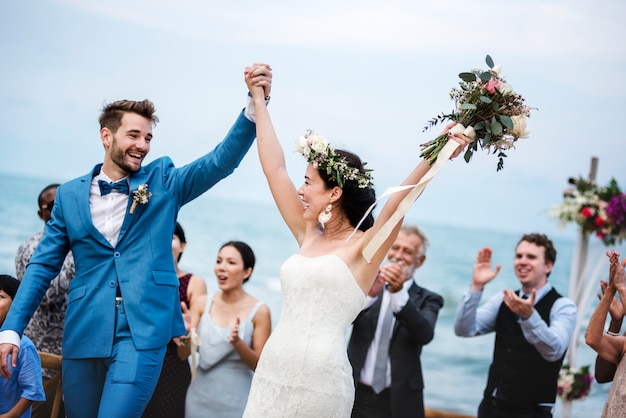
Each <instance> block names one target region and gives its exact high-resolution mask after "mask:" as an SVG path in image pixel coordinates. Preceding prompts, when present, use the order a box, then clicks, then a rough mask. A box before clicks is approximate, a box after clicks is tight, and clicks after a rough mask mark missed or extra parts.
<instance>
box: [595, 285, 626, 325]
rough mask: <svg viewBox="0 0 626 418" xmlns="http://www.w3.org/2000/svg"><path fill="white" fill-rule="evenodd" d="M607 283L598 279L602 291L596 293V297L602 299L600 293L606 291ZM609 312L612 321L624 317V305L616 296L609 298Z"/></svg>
mask: <svg viewBox="0 0 626 418" xmlns="http://www.w3.org/2000/svg"><path fill="white" fill-rule="evenodd" d="M608 287H609V284H608V283H607V282H605V281H604V280H600V290H601V291H602V293H598V299H602V295H604V293H606V290H607V288H608ZM609 313H610V314H611V319H613V321H621V320H622V319H624V307H623V305H622V304H621V302H620V301H619V300H618V299H617V296H614V297H613V299H612V300H611V305H609Z"/></svg>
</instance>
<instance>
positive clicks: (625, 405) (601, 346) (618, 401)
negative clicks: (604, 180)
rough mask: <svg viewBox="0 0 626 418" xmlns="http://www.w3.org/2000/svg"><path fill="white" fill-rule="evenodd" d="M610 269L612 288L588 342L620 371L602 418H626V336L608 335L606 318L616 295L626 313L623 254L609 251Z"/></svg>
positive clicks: (594, 318)
mask: <svg viewBox="0 0 626 418" xmlns="http://www.w3.org/2000/svg"><path fill="white" fill-rule="evenodd" d="M607 256H608V257H609V262H610V268H609V277H610V279H609V284H608V286H606V288H605V289H604V295H603V296H602V299H600V303H598V306H596V309H595V310H594V311H593V314H592V315H591V318H590V319H589V324H588V325H587V331H586V332H585V342H586V343H587V344H588V345H589V346H590V347H591V348H593V349H594V350H595V351H596V352H597V353H598V355H600V356H601V357H602V358H603V359H604V360H606V361H608V362H611V363H615V364H617V365H618V366H617V370H616V371H615V376H614V377H613V384H612V385H611V390H610V392H609V397H608V398H607V400H606V403H605V404H604V409H603V411H602V418H624V417H626V356H625V355H624V354H626V336H621V335H619V334H618V335H612V334H609V333H605V332H604V324H605V322H606V316H607V314H608V313H609V310H610V309H611V304H612V303H613V301H614V300H615V294H616V293H619V296H620V299H621V303H622V309H623V311H622V312H625V311H626V272H625V271H624V268H625V267H626V258H624V259H623V260H622V262H621V263H620V261H619V254H618V253H616V252H615V251H608V252H607Z"/></svg>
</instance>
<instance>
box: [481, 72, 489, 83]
mask: <svg viewBox="0 0 626 418" xmlns="http://www.w3.org/2000/svg"><path fill="white" fill-rule="evenodd" d="M479 78H480V81H482V82H483V83H486V82H488V81H489V80H491V73H490V72H489V71H485V72H484V73H480V76H479Z"/></svg>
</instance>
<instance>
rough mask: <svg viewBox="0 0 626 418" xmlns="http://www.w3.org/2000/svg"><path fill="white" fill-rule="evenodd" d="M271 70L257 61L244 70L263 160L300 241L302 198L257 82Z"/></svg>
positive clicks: (274, 192)
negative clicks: (253, 108)
mask: <svg viewBox="0 0 626 418" xmlns="http://www.w3.org/2000/svg"><path fill="white" fill-rule="evenodd" d="M267 71H269V68H268V67H267V66H266V65H264V64H255V65H253V66H252V67H246V70H245V72H244V78H245V81H246V84H247V85H248V89H249V90H250V94H251V95H252V100H253V101H254V107H255V113H256V135H257V140H256V142H257V148H258V152H259V160H260V161H261V166H262V168H263V174H265V177H266V178H267V183H268V184H269V187H270V191H271V192H272V196H273V197H274V201H275V202H276V206H277V207H278V210H279V212H280V214H281V216H282V217H283V219H284V220H285V223H286V224H287V226H288V227H289V229H290V230H291V233H292V234H293V235H294V236H295V237H296V240H297V241H298V243H301V242H302V238H303V236H304V231H305V223H304V218H303V217H302V210H303V206H302V201H301V200H300V196H299V195H298V190H297V189H296V187H295V185H294V184H293V182H292V181H291V179H290V178H289V175H288V173H287V167H286V165H285V153H284V152H283V149H282V146H281V145H280V142H279V141H278V138H277V136H276V132H275V131H274V126H273V124H272V119H271V118H270V114H269V112H268V110H267V106H266V101H265V93H264V90H263V85H262V84H260V83H259V84H255V82H256V80H258V78H257V79H255V77H258V76H259V75H261V74H264V73H267Z"/></svg>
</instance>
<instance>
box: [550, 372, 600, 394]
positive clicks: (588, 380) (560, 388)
mask: <svg viewBox="0 0 626 418" xmlns="http://www.w3.org/2000/svg"><path fill="white" fill-rule="evenodd" d="M593 381H594V377H593V375H592V374H591V373H590V372H589V365H586V366H582V367H580V368H576V367H570V366H569V364H564V365H563V367H561V370H560V371H559V379H558V381H557V389H556V394H557V395H558V396H559V398H561V399H563V400H568V401H574V400H583V399H585V398H586V397H587V395H589V392H590V391H591V384H592V383H593Z"/></svg>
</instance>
